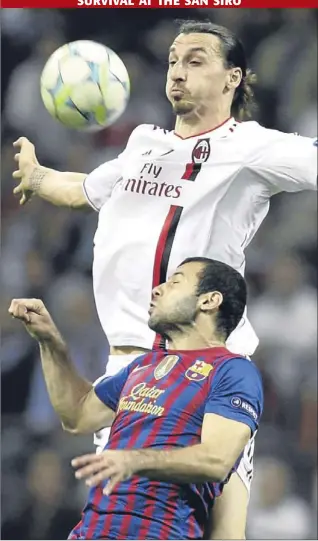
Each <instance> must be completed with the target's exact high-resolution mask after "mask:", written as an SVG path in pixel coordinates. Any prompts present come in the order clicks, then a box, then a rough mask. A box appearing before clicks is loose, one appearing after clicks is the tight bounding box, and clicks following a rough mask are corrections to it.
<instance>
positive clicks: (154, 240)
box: [13, 21, 317, 538]
mask: <svg viewBox="0 0 318 541" xmlns="http://www.w3.org/2000/svg"><path fill="white" fill-rule="evenodd" d="M252 83H253V74H252V73H251V72H250V70H249V69H248V66H247V61H246V57H245V53H244V49H243V46H242V44H241V42H240V41H239V40H238V39H237V37H236V36H235V35H234V34H233V33H232V32H231V31H229V30H228V29H226V28H223V27H220V26H217V25H214V24H212V23H210V22H203V23H202V22H194V23H193V22H192V21H190V22H189V21H187V22H186V23H185V24H183V25H181V27H180V32H179V34H178V35H177V37H176V39H175V40H174V42H173V44H172V46H171V48H170V51H169V69H168V73H167V97H168V99H169V101H170V102H171V105H172V107H173V110H174V112H175V114H176V124H175V130H174V131H169V130H166V129H162V128H159V127H158V126H152V125H141V126H138V127H137V128H136V129H135V130H134V131H133V132H132V134H131V136H130V138H129V140H128V143H127V146H126V148H125V149H124V151H123V152H122V154H120V155H119V156H118V157H117V158H116V159H114V160H112V161H110V162H108V163H104V164H102V165H101V166H100V167H98V168H97V169H96V170H94V171H93V172H92V173H90V174H89V175H85V174H81V173H71V172H59V171H55V170H52V169H48V168H46V167H43V166H41V165H40V164H39V163H38V161H37V158H36V155H35V150H34V147H33V145H32V144H31V143H30V142H29V141H28V140H27V139H25V138H21V139H20V140H19V141H17V142H16V144H15V146H16V148H17V149H18V154H17V155H16V161H17V162H18V168H17V171H15V172H14V173H13V176H14V178H16V179H19V180H20V184H19V185H18V186H17V187H16V188H15V190H14V192H15V193H16V194H20V195H21V204H24V203H25V202H26V201H28V199H29V198H30V197H31V195H32V194H37V195H38V196H40V197H42V198H43V199H45V200H47V201H49V202H51V203H52V204H55V205H59V206H68V207H70V208H87V207H89V208H92V209H94V210H95V211H97V212H98V213H99V221H98V227H97V231H96V235H95V239H94V245H95V246H94V264H93V284H94V293H95V300H96V306H97V311H98V315H99V319H100V322H101V325H102V327H103V329H104V331H105V333H106V335H107V338H108V341H109V344H110V356H109V359H108V362H107V367H106V373H107V374H108V375H112V374H115V373H116V372H118V371H119V370H120V369H121V368H122V367H125V366H127V365H128V364H129V363H130V362H132V361H133V360H134V359H135V358H136V356H137V355H139V354H140V353H143V352H145V351H147V350H151V349H152V347H153V345H154V343H155V345H156V346H158V345H160V337H159V336H158V335H156V334H155V333H154V332H153V331H152V330H151V329H149V327H148V326H147V306H148V298H149V294H150V291H151V289H152V288H153V287H156V286H157V285H158V284H160V283H162V282H164V281H165V280H166V278H167V276H169V275H171V274H172V272H174V270H175V269H176V266H177V265H178V263H179V262H180V261H182V260H183V259H185V258H186V257H189V256H192V255H196V256H206V257H211V258H215V259H218V260H220V261H224V262H225V263H227V264H229V265H231V266H232V267H234V268H235V269H237V270H238V271H239V272H240V273H241V274H242V275H244V271H245V255H244V252H245V249H246V247H247V246H248V245H249V243H250V241H251V240H252V238H253V237H254V235H255V234H256V232H257V230H258V228H259V227H260V225H261V223H262V221H263V220H264V218H265V216H266V214H267V212H268V209H269V204H270V198H271V196H272V195H275V194H276V193H279V192H282V191H287V192H297V191H300V190H307V189H309V190H315V189H317V146H316V145H317V141H314V140H312V139H310V138H307V137H301V136H296V135H295V134H286V133H282V132H279V131H276V130H270V129H266V128H264V127H263V126H260V125H259V124H258V123H257V122H254V121H244V122H240V120H241V119H242V118H244V117H245V118H246V117H247V113H248V111H249V109H250V105H251V103H252V86H251V85H252ZM257 345H258V339H257V337H256V335H255V332H254V331H253V328H252V326H251V325H250V323H249V321H248V319H247V317H246V314H244V317H243V318H242V321H241V322H240V324H239V325H238V327H237V328H236V330H235V331H234V332H233V333H231V335H230V336H229V338H228V340H227V347H228V349H229V350H230V351H232V352H234V353H239V354H241V355H252V354H253V353H254V351H255V349H256V347H257ZM107 437H108V431H107V429H106V430H103V431H102V432H99V434H98V435H97V436H96V443H97V444H98V445H100V446H101V447H103V446H104V444H105V442H106V441H107ZM252 470H253V447H248V448H247V449H246V453H245V454H244V457H243V459H242V461H241V464H240V466H239V468H238V470H237V475H238V476H239V478H240V480H241V481H242V484H240V483H238V482H237V481H238V480H237V478H236V475H235V476H233V477H232V479H231V481H230V483H229V484H228V486H227V487H226V490H225V491H224V495H225V494H226V492H228V491H229V489H231V487H232V486H234V485H233V484H234V483H235V489H234V490H235V494H236V497H235V498H233V497H232V495H231V496H230V497H229V498H228V499H227V504H226V505H225V507H224V508H223V509H222V512H220V513H218V516H219V517H222V524H223V525H222V527H221V529H220V530H219V529H217V530H216V532H217V533H215V535H216V536H217V537H218V538H221V537H222V538H230V536H231V532H230V531H229V530H228V528H229V526H230V525H231V524H233V516H234V514H236V513H237V512H238V505H235V507H234V508H233V507H231V505H230V502H233V501H235V500H236V501H239V502H240V505H241V506H242V509H241V512H240V513H239V516H240V518H239V520H241V517H242V516H243V515H242V513H244V508H245V512H246V506H247V502H248V497H249V495H248V492H249V490H250V484H251V479H252ZM238 493H239V496H238ZM222 499H223V497H222ZM219 501H222V500H219ZM218 509H220V508H219V506H218Z"/></svg>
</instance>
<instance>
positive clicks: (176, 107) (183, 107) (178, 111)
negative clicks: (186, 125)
mask: <svg viewBox="0 0 318 541" xmlns="http://www.w3.org/2000/svg"><path fill="white" fill-rule="evenodd" d="M172 109H173V112H174V114H175V115H177V116H185V115H188V114H190V113H192V112H193V109H194V104H193V103H192V102H190V101H187V100H180V101H174V102H173V103H172Z"/></svg>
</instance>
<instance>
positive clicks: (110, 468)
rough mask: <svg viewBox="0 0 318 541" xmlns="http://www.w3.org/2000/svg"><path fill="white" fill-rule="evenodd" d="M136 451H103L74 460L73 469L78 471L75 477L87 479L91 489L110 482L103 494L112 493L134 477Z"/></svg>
mask: <svg viewBox="0 0 318 541" xmlns="http://www.w3.org/2000/svg"><path fill="white" fill-rule="evenodd" d="M134 462H135V456H134V451H124V450H117V451H112V450H109V451H103V452H102V453H100V454H98V455H96V454H90V455H83V456H80V457H77V458H74V459H73V460H72V466H73V468H75V469H77V471H76V473H75V477H76V478H77V479H86V485H87V486H89V487H93V486H97V485H99V484H100V483H101V482H102V481H105V480H108V482H107V484H106V486H105V488H104V489H103V493H104V494H105V495H106V496H109V494H111V493H112V491H113V490H114V487H115V486H116V485H117V484H118V483H121V482H122V481H126V480H127V479H129V478H130V477H132V475H134V473H135V470H134Z"/></svg>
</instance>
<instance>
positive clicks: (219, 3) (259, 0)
mask: <svg viewBox="0 0 318 541" xmlns="http://www.w3.org/2000/svg"><path fill="white" fill-rule="evenodd" d="M1 7H3V8H115V7H116V8H128V9H129V8H130V9H132V8H140V9H142V8H144V9H145V8H146V9H147V8H148V9H149V8H200V7H201V8H318V0H2V1H1Z"/></svg>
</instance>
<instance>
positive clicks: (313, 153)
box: [251, 130, 317, 194]
mask: <svg viewBox="0 0 318 541" xmlns="http://www.w3.org/2000/svg"><path fill="white" fill-rule="evenodd" d="M267 132H271V136H270V137H269V138H266V142H265V144H264V146H262V148H261V149H260V150H259V151H257V152H256V153H255V155H254V156H253V161H252V164H251V165H252V168H253V170H254V171H255V173H256V174H257V175H258V176H260V177H261V178H262V179H263V180H264V181H266V183H268V184H269V186H270V187H271V192H272V194H275V193H278V192H281V191H286V192H298V191H301V190H317V139H311V138H309V137H302V136H299V135H297V134H286V133H282V132H278V131H275V130H267Z"/></svg>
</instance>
